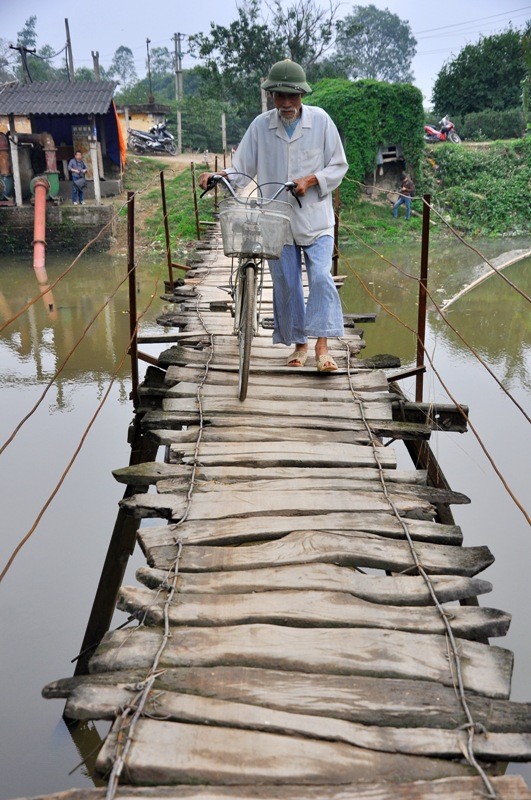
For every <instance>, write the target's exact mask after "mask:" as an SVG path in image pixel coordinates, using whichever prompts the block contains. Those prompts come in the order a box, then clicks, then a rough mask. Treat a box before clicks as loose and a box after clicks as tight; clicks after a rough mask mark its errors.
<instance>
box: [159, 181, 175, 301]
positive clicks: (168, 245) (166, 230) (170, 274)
mask: <svg viewBox="0 0 531 800" xmlns="http://www.w3.org/2000/svg"><path fill="white" fill-rule="evenodd" d="M160 194H161V197H162V213H163V215H164V236H165V237H166V258H167V261H168V278H169V290H170V292H173V290H174V288H175V284H174V282H173V261H172V257H171V242H170V229H169V225H168V206H167V203H166V185H165V183H164V170H161V171H160Z"/></svg>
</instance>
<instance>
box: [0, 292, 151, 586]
mask: <svg viewBox="0 0 531 800" xmlns="http://www.w3.org/2000/svg"><path fill="white" fill-rule="evenodd" d="M157 283H158V279H157ZM154 299H155V293H153V294H152V296H151V298H150V300H149V303H148V304H147V306H146V307H145V308H144V310H143V311H142V313H141V314H139V315H138V316H137V320H136V325H135V330H134V332H133V334H132V335H131V337H130V339H129V341H128V344H127V347H126V349H125V351H124V353H123V355H122V357H121V359H120V361H119V363H118V366H117V367H116V369H115V371H114V373H113V377H112V379H111V381H110V383H109V385H108V387H107V389H106V390H105V392H104V394H103V397H102V399H101V400H100V402H99V404H98V407H97V408H96V411H95V412H94V414H93V415H92V417H91V418H90V420H89V423H88V425H87V426H86V428H85V430H84V432H83V435H82V436H81V439H80V440H79V442H78V444H77V447H76V448H75V450H74V452H73V454H72V456H71V458H70V460H69V461H68V463H67V465H66V467H65V469H64V470H63V472H62V474H61V476H60V478H59V481H58V482H57V483H56V485H55V487H54V489H53V491H52V493H51V494H50V495H49V496H48V499H47V500H46V502H45V503H44V505H43V507H42V508H41V510H40V511H39V513H38V514H37V517H36V518H35V520H34V522H33V524H32V526H31V527H30V529H29V530H28V532H27V533H26V534H25V535H24V536H23V537H22V539H21V540H20V541H19V543H18V544H17V546H16V547H15V549H14V550H13V552H12V553H11V555H10V557H9V559H8V561H7V562H6V564H5V566H4V568H3V570H2V572H1V573H0V583H1V582H2V580H3V579H4V577H5V576H6V574H7V572H8V570H9V569H10V568H11V566H12V564H13V562H14V560H15V558H16V557H17V555H18V553H19V552H20V551H21V550H22V548H23V546H24V545H25V544H26V542H27V541H28V540H29V539H30V538H31V536H32V535H33V533H34V532H35V530H36V529H37V527H38V525H39V523H40V521H41V519H42V517H43V516H44V514H45V512H46V511H47V509H48V508H49V506H50V505H51V503H52V500H53V499H54V498H55V496H56V495H57V493H58V492H59V489H60V488H61V486H62V485H63V483H64V481H65V479H66V477H67V475H68V473H69V472H70V470H71V468H72V466H73V464H74V462H75V461H76V459H77V457H78V455H79V453H80V452H81V450H82V448H83V445H84V444H85V441H86V439H87V436H88V434H89V433H90V430H91V429H92V426H93V425H94V423H95V421H96V419H97V417H98V415H99V413H100V411H101V410H102V408H103V406H104V405H105V403H106V401H107V398H108V397H109V394H110V392H111V389H112V387H113V385H114V383H115V381H116V379H117V377H118V374H119V372H120V370H121V368H122V366H123V364H124V361H125V359H126V358H127V356H128V355H129V349H130V347H131V344H132V342H133V339H134V337H135V335H136V333H137V331H138V323H139V321H140V320H141V319H142V317H143V316H144V315H145V314H146V312H147V311H148V310H149V308H150V307H151V305H152V304H153V301H154Z"/></svg>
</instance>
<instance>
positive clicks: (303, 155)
mask: <svg viewBox="0 0 531 800" xmlns="http://www.w3.org/2000/svg"><path fill="white" fill-rule="evenodd" d="M299 167H300V177H301V178H302V177H303V176H305V175H313V174H314V173H315V172H318V171H319V170H321V169H322V168H323V150H322V148H320V147H314V148H309V149H307V150H306V149H305V150H301V152H300V158H299Z"/></svg>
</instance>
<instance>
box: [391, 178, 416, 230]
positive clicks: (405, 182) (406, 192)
mask: <svg viewBox="0 0 531 800" xmlns="http://www.w3.org/2000/svg"><path fill="white" fill-rule="evenodd" d="M398 191H399V192H400V197H399V198H398V200H397V201H396V203H395V204H394V206H393V217H395V219H396V217H398V209H399V208H400V206H401V205H402V203H403V204H404V205H405V207H406V220H408V219H409V218H410V216H411V195H412V194H413V192H414V191H415V184H414V183H413V181H412V180H411V178H410V177H409V175H408V174H407V172H403V173H402V185H401V186H400V189H399V190H398Z"/></svg>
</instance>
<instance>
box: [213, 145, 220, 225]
mask: <svg viewBox="0 0 531 800" xmlns="http://www.w3.org/2000/svg"><path fill="white" fill-rule="evenodd" d="M217 171H218V157H217V156H216V157H215V158H214V172H216V173H217ZM218 210H219V208H218V185H217V183H216V185H215V186H214V216H215V215H217V213H218Z"/></svg>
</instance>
